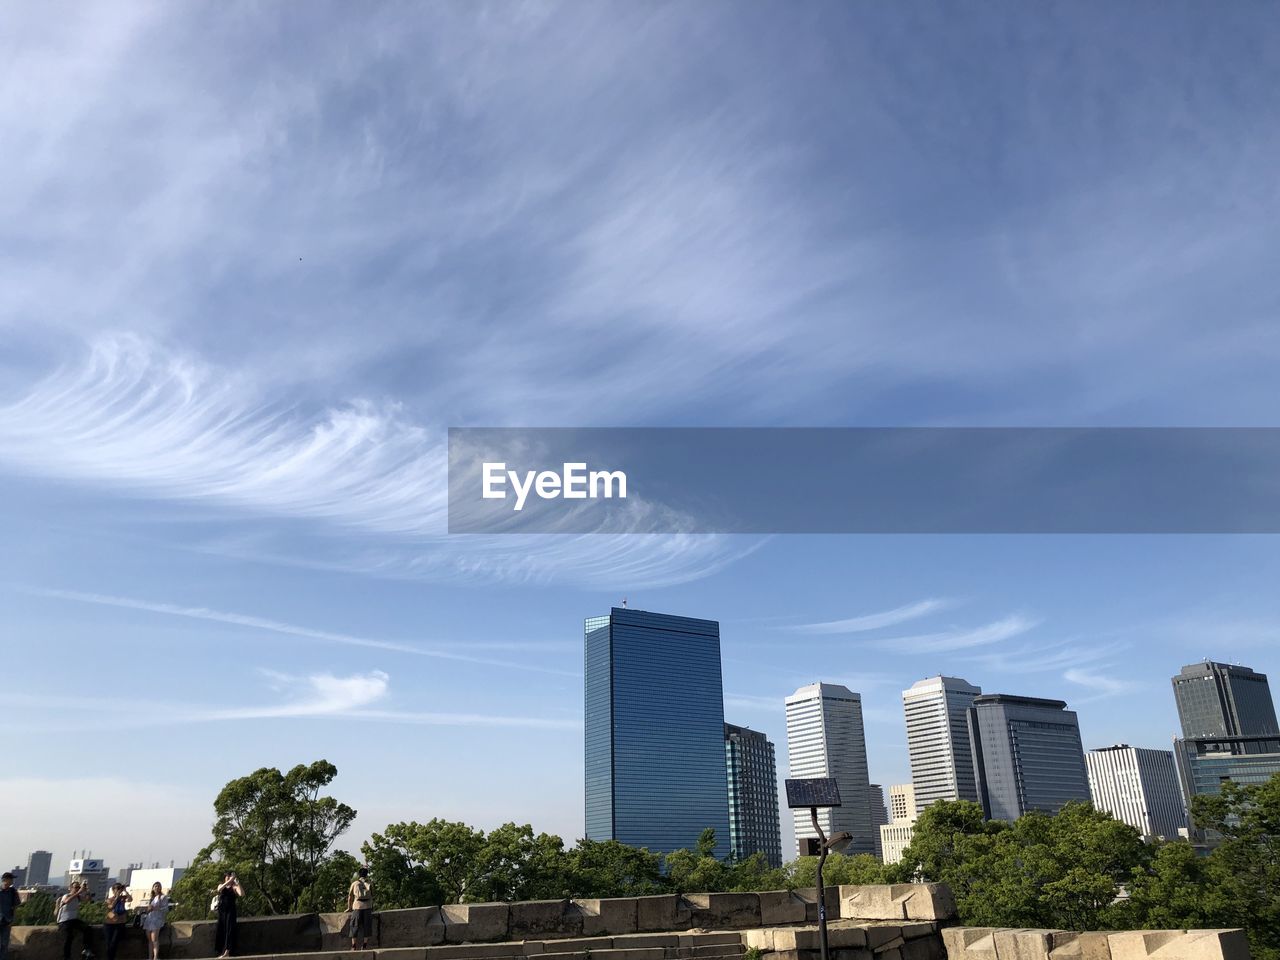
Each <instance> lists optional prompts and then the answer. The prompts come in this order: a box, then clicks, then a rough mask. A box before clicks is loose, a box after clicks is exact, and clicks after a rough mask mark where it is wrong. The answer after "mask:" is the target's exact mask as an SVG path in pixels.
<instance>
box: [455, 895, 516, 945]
mask: <svg viewBox="0 0 1280 960" xmlns="http://www.w3.org/2000/svg"><path fill="white" fill-rule="evenodd" d="M439 916H440V921H441V922H442V924H443V926H444V942H445V943H485V942H490V941H494V940H505V939H507V930H508V924H509V923H510V919H511V907H510V905H509V904H506V903H448V904H445V905H444V906H443V907H441V908H440V915H439Z"/></svg>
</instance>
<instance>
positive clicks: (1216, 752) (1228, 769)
mask: <svg viewBox="0 0 1280 960" xmlns="http://www.w3.org/2000/svg"><path fill="white" fill-rule="evenodd" d="M1174 758H1175V759H1176V760H1177V764H1178V775H1179V779H1180V780H1181V782H1182V791H1183V795H1184V797H1185V798H1186V800H1187V803H1188V805H1190V802H1191V798H1192V797H1194V796H1196V795H1197V794H1217V793H1220V792H1221V789H1222V784H1223V781H1226V780H1231V781H1233V782H1235V783H1241V784H1257V783H1265V782H1266V781H1267V780H1269V779H1271V777H1272V776H1273V775H1274V774H1277V773H1280V736H1270V737H1216V738H1214V737H1197V738H1194V739H1184V740H1175V741H1174Z"/></svg>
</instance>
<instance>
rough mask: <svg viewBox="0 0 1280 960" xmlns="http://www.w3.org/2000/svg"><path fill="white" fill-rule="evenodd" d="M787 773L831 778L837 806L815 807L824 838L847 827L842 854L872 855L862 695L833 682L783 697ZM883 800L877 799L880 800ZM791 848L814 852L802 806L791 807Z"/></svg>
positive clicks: (873, 828)
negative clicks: (793, 845)
mask: <svg viewBox="0 0 1280 960" xmlns="http://www.w3.org/2000/svg"><path fill="white" fill-rule="evenodd" d="M786 704H787V759H788V765H789V768H790V773H789V774H788V776H790V777H792V778H799V777H805V778H807V777H832V778H834V779H835V781H836V784H837V786H838V787H839V789H840V802H841V806H839V807H833V808H830V809H825V810H819V811H818V822H819V823H820V824H821V825H822V830H823V832H824V833H825V834H826V835H827V836H828V837H830V836H833V835H834V834H837V833H840V832H842V831H848V832H849V833H850V834H852V835H853V840H852V841H850V843H849V844H848V846H846V847H845V850H844V852H845V853H850V854H854V853H869V854H873V855H874V854H875V852H876V840H877V835H876V833H877V831H876V826H875V822H874V820H875V818H874V816H873V813H872V796H871V779H870V777H869V775H868V773H867V739H866V735H865V733H864V732H863V728H862V698H861V697H860V696H859V695H858V694H856V693H854V692H853V691H852V690H850V689H849V688H848V687H845V686H842V685H840V684H837V683H811V684H809V685H808V686H805V687H801V688H800V689H799V690H797V691H796V692H795V693H793V694H792V695H791V696H789V697H787V700H786ZM881 802H883V801H881ZM793 813H794V815H795V836H796V852H797V853H798V854H799V855H800V856H807V855H810V854H813V853H816V852H817V851H816V838H817V834H816V833H814V830H813V825H812V824H811V822H810V818H809V811H808V810H795V811H793Z"/></svg>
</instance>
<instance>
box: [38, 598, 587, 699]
mask: <svg viewBox="0 0 1280 960" xmlns="http://www.w3.org/2000/svg"><path fill="white" fill-rule="evenodd" d="M19 589H21V590H23V592H25V593H29V594H32V595H34V596H38V597H48V598H50V599H55V600H71V601H74V602H76V603H90V604H95V605H98V606H104V607H116V608H119V609H124V610H141V611H144V612H147V613H157V614H163V615H165V616H171V617H185V618H187V619H190V620H204V621H208V622H211V623H225V624H230V625H231V626H235V627H244V628H246V629H248V630H264V631H267V632H269V633H277V634H283V635H285V636H290V637H300V638H302V639H306V640H319V641H321V642H323V643H336V644H342V645H344V646H350V647H365V648H368V649H372V650H386V651H389V652H392V653H403V654H410V655H412V656H417V657H432V658H435V659H438V660H452V661H457V662H460V663H474V664H479V665H482V666H488V667H505V668H508V669H511V670H521V671H530V672H533V673H549V674H553V675H555V676H562V677H579V676H581V673H579V672H575V671H571V670H559V669H556V668H555V667H548V666H544V665H542V664H538V663H523V662H518V661H512V660H502V659H495V658H491V657H479V656H476V655H474V654H470V653H465V652H463V651H462V650H459V649H448V648H444V647H440V646H438V645H437V646H423V645H418V644H412V643H400V642H397V641H393V640H379V639H376V638H372V637H361V636H356V635H354V634H349V633H335V632H333V631H331V630H316V629H314V628H311V627H304V626H299V625H297V624H293V623H285V622H283V621H280V620H272V619H269V618H267V617H258V616H253V615H251V614H244V613H230V612H227V611H225V610H210V609H208V608H207V607H188V606H181V605H178V604H173V603H153V602H151V601H147V600H138V599H134V598H132V597H115V596H109V595H107V594H101V593H83V592H80V591H76V590H51V589H46V588H39V587H19ZM457 646H458V647H462V648H464V649H471V650H475V649H485V648H486V646H487V644H486V643H485V642H483V641H479V642H475V643H472V642H470V641H468V642H467V643H466V644H465V645H464V644H458V645H457ZM499 649H504V650H509V649H512V646H511V645H510V644H507V643H503V644H500V645H499ZM530 649H536V646H535V645H532V644H531V645H530Z"/></svg>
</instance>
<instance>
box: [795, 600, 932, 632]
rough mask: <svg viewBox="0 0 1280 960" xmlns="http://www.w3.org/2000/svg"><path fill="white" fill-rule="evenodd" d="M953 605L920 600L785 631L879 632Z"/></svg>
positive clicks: (804, 624)
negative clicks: (876, 611) (884, 628)
mask: <svg viewBox="0 0 1280 960" xmlns="http://www.w3.org/2000/svg"><path fill="white" fill-rule="evenodd" d="M955 605H956V601H954V600H947V599H933V598H931V599H928V600H920V601H917V602H916V603H908V604H905V605H903V606H901V607H894V608H893V609H892V610H882V611H880V612H878V613H867V614H862V615H861V616H857V617H849V618H848V619H845V620H828V621H825V622H822V623H802V624H797V625H795V626H791V627H787V628H785V629H788V630H794V631H796V632H797V633H819V634H828V633H863V632H865V631H868V630H879V629H881V628H882V627H892V626H895V625H896V624H899V623H906V622H907V621H908V620H917V619H919V618H920V617H927V616H929V615H930V614H933V613H937V612H939V611H941V610H948V609H950V608H952V607H954V606H955Z"/></svg>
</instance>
